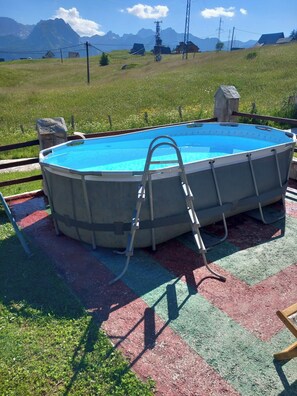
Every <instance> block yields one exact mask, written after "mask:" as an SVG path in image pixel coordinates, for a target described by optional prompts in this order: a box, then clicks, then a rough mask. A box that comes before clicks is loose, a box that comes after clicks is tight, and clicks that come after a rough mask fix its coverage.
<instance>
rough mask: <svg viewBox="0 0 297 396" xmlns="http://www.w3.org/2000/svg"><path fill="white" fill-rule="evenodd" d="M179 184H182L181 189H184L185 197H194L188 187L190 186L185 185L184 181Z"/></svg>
mask: <svg viewBox="0 0 297 396" xmlns="http://www.w3.org/2000/svg"><path fill="white" fill-rule="evenodd" d="M181 185H182V188H183V190H184V194H185V196H186V197H187V198H191V199H194V195H193V193H192V190H191V189H190V186H189V185H187V184H186V183H185V182H184V181H182V183H181Z"/></svg>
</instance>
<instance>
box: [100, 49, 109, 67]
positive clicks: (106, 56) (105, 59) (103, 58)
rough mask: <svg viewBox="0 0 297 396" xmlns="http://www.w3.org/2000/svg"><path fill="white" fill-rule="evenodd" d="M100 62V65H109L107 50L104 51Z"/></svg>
mask: <svg viewBox="0 0 297 396" xmlns="http://www.w3.org/2000/svg"><path fill="white" fill-rule="evenodd" d="M99 64H100V66H107V65H108V64H109V58H108V55H107V54H106V53H105V52H102V55H101V58H100V61H99Z"/></svg>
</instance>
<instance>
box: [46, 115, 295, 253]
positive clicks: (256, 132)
mask: <svg viewBox="0 0 297 396" xmlns="http://www.w3.org/2000/svg"><path fill="white" fill-rule="evenodd" d="M158 136H169V137H170V138H172V139H174V141H175V142H176V146H177V147H178V149H179V150H180V153H181V157H182V160H183V164H184V169H185V172H186V176H187V179H188V182H189V186H190V188H191V191H192V193H193V196H194V205H195V210H196V213H197V216H198V219H199V221H200V224H201V225H202V226H203V225H207V224H211V223H213V222H216V221H218V220H221V219H222V218H223V217H225V218H226V217H228V216H231V215H234V214H238V213H241V212H245V211H248V210H251V209H254V208H257V207H259V204H260V206H265V205H268V204H270V203H273V202H276V201H278V200H279V199H281V198H282V197H283V195H284V193H285V190H286V187H287V183H288V175H289V169H290V163H291V160H292V155H293V148H294V144H295V135H294V134H292V133H290V132H285V131H281V130H278V129H274V128H270V127H263V126H259V125H258V126H257V125H246V124H230V123H226V124H225V123H224V124H219V123H203V124H202V123H189V124H179V125H174V126H166V127H161V128H155V129H150V130H146V131H141V132H133V133H128V134H121V135H116V136H111V137H102V138H91V139H82V140H73V141H69V142H67V143H64V144H61V145H58V146H54V147H52V148H50V149H45V150H43V151H41V153H40V165H41V168H42V172H43V176H44V181H45V186H46V189H47V194H48V198H49V203H50V207H51V212H52V216H53V219H54V223H55V227H56V231H57V232H62V233H63V234H65V235H68V236H70V237H72V238H75V239H78V240H81V241H84V242H88V243H92V245H93V246H94V247H95V246H105V247H114V248H124V247H125V246H126V244H127V234H128V233H129V231H130V228H131V220H132V217H133V212H134V210H135V207H136V202H137V197H138V188H139V184H140V182H141V180H142V175H143V170H144V166H145V162H146V158H147V154H148V148H149V145H150V143H151V142H152V140H153V139H155V138H156V137H158ZM159 141H160V142H164V143H165V142H166V141H168V139H166V138H162V139H160V140H159ZM174 160H176V151H175V149H174V148H173V147H172V145H170V144H161V145H160V146H159V147H157V148H156V149H155V150H154V153H153V162H154V163H152V164H151V165H150V168H149V169H150V172H149V174H150V183H149V187H148V188H149V190H150V191H149V194H147V196H149V198H150V199H149V198H147V199H146V200H145V201H144V202H143V204H142V207H141V213H140V223H139V225H140V228H139V230H138V231H137V233H136V236H135V243H134V245H135V247H145V246H150V245H151V244H152V231H151V230H152V229H154V238H155V242H156V243H161V242H164V241H166V240H169V239H171V238H174V237H176V236H178V235H181V234H183V233H185V232H187V231H189V230H191V224H190V221H189V216H188V212H187V205H186V202H185V196H184V193H183V189H182V187H181V182H180V177H179V176H180V173H179V166H178V164H176V163H174V162H173V161H174ZM158 162H159V163H158Z"/></svg>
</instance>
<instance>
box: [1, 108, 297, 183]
mask: <svg viewBox="0 0 297 396" xmlns="http://www.w3.org/2000/svg"><path fill="white" fill-rule="evenodd" d="M232 115H234V116H239V117H249V118H253V119H259V120H269V121H275V122H279V123H286V124H290V125H297V120H294V119H290V118H280V117H271V116H264V115H258V114H250V113H242V112H236V111H233V113H232ZM215 121H217V118H216V117H213V118H206V119H201V120H194V121H185V122H179V123H175V124H166V125H157V126H148V127H144V128H135V129H126V130H122V131H109V132H98V133H89V134H86V135H85V137H86V139H89V138H94V137H104V136H116V135H122V134H125V133H134V132H139V131H146V130H149V129H155V128H159V127H166V126H172V125H181V124H187V123H189V122H204V123H207V122H215ZM76 139H81V137H80V136H77V135H70V136H67V140H76ZM37 145H39V140H38V139H36V140H30V141H28V142H22V143H15V144H9V145H6V146H0V152H4V151H9V150H16V149H19V148H24V147H30V146H37ZM296 150H297V149H296ZM38 162H39V159H38V157H36V158H29V159H24V160H20V161H11V162H7V163H5V164H0V170H1V169H8V168H12V167H21V166H24V165H30V164H36V163H38ZM35 180H42V175H41V174H40V175H35V176H29V177H23V178H20V179H13V180H6V181H3V182H0V187H4V186H10V185H13V184H20V183H27V182H31V181H35Z"/></svg>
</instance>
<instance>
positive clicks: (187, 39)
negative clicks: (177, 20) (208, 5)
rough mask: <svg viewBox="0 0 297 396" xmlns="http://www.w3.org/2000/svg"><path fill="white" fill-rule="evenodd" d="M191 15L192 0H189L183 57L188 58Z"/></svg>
mask: <svg viewBox="0 0 297 396" xmlns="http://www.w3.org/2000/svg"><path fill="white" fill-rule="evenodd" d="M190 15H191V0H187V8H186V21H185V34H184V48H183V59H188V43H189V32H190Z"/></svg>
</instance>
